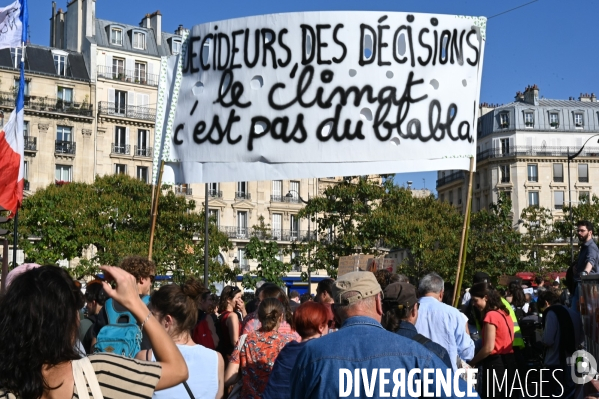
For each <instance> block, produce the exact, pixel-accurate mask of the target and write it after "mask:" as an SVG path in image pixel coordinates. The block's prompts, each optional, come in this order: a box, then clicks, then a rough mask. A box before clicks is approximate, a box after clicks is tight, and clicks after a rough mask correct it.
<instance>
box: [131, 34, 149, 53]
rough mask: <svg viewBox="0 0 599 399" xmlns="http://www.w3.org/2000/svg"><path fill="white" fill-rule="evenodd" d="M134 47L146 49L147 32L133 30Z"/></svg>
mask: <svg viewBox="0 0 599 399" xmlns="http://www.w3.org/2000/svg"><path fill="white" fill-rule="evenodd" d="M133 48H134V49H138V50H145V49H146V34H145V33H143V32H133Z"/></svg>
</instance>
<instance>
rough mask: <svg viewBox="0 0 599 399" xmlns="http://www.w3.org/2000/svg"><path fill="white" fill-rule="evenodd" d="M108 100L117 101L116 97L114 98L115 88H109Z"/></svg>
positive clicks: (110, 101)
mask: <svg viewBox="0 0 599 399" xmlns="http://www.w3.org/2000/svg"><path fill="white" fill-rule="evenodd" d="M108 102H109V103H115V102H116V99H115V98H114V89H108Z"/></svg>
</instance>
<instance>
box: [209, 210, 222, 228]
mask: <svg viewBox="0 0 599 399" xmlns="http://www.w3.org/2000/svg"><path fill="white" fill-rule="evenodd" d="M208 219H213V220H214V224H215V225H216V226H217V227H218V226H219V225H220V224H219V223H220V221H219V218H218V209H208Z"/></svg>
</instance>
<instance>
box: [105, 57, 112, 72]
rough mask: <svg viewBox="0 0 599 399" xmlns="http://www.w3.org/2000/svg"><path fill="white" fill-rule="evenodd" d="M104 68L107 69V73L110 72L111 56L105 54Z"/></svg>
mask: <svg viewBox="0 0 599 399" xmlns="http://www.w3.org/2000/svg"><path fill="white" fill-rule="evenodd" d="M106 68H107V72H108V71H112V72H114V71H113V70H112V54H106Z"/></svg>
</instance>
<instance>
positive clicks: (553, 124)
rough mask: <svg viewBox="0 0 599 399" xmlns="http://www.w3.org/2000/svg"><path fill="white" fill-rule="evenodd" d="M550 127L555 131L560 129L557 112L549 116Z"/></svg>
mask: <svg viewBox="0 0 599 399" xmlns="http://www.w3.org/2000/svg"><path fill="white" fill-rule="evenodd" d="M549 126H551V128H553V129H557V128H558V127H559V115H558V113H557V112H552V113H550V114H549Z"/></svg>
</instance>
